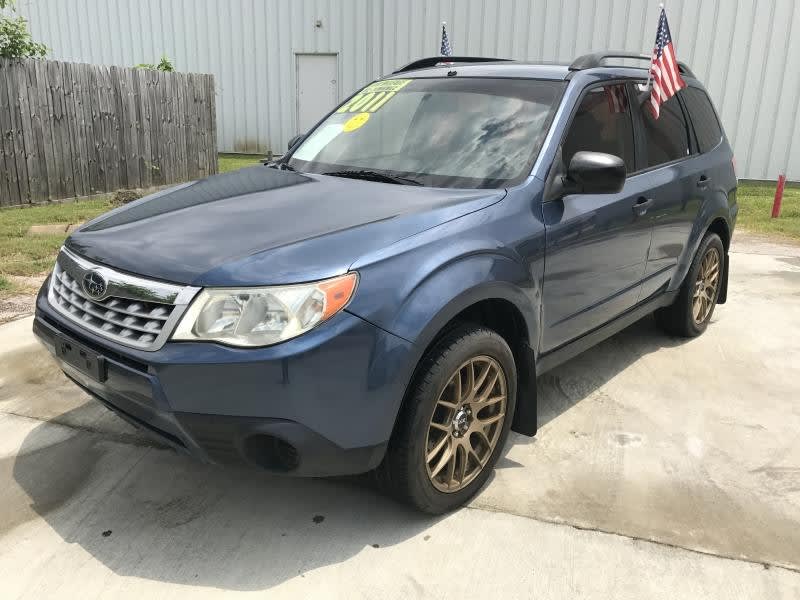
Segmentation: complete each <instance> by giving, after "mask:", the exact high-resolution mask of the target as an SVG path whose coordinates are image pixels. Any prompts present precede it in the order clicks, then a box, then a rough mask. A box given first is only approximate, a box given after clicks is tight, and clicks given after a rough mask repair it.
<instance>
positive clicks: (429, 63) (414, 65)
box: [392, 56, 511, 75]
mask: <svg viewBox="0 0 800 600" xmlns="http://www.w3.org/2000/svg"><path fill="white" fill-rule="evenodd" d="M509 61H511V59H510V58H489V57H485V56H428V57H427V58H418V59H417V60H414V61H411V62H410V63H408V64H407V65H405V66H404V67H400V68H399V69H397V70H396V71H392V74H393V75H394V74H395V73H403V72H405V71H415V70H417V69H427V68H429V67H435V66H436V65H438V64H439V63H444V64H449V63H484V62H509Z"/></svg>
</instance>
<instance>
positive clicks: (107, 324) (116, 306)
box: [52, 265, 175, 345]
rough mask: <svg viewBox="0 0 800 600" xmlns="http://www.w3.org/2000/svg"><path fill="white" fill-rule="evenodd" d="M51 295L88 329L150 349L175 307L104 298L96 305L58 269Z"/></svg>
mask: <svg viewBox="0 0 800 600" xmlns="http://www.w3.org/2000/svg"><path fill="white" fill-rule="evenodd" d="M52 285H53V291H54V292H55V299H56V302H57V303H58V305H59V306H60V307H61V308H63V309H65V310H67V311H69V313H70V314H72V315H73V316H75V317H76V318H77V319H80V320H81V321H83V322H84V323H85V324H86V325H91V326H92V327H94V328H98V327H99V328H100V330H101V331H102V332H104V333H106V334H107V335H109V336H111V337H119V338H122V339H124V340H128V341H130V342H134V343H137V344H143V345H150V344H152V343H153V342H154V341H155V340H156V338H157V337H158V336H159V334H160V333H161V332H162V331H163V330H164V325H165V324H166V322H167V319H169V317H170V315H171V314H172V311H173V310H174V309H175V307H174V306H172V305H169V304H156V303H155V302H144V301H141V300H128V299H127V298H106V299H105V300H102V301H95V300H91V299H89V298H87V297H86V296H85V295H84V294H83V291H82V290H81V286H80V285H79V284H78V282H77V281H75V280H74V279H73V278H72V277H70V276H69V275H68V274H67V273H66V272H65V271H63V270H62V269H61V267H60V266H59V265H56V267H55V270H54V271H53V282H52Z"/></svg>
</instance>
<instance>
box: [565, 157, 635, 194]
mask: <svg viewBox="0 0 800 600" xmlns="http://www.w3.org/2000/svg"><path fill="white" fill-rule="evenodd" d="M624 185H625V163H624V162H623V161H622V159H621V158H620V157H619V156H614V155H613V154H605V153H604V152H587V151H581V152H576V153H575V155H574V156H573V157H572V160H570V161H569V167H568V168H567V176H566V178H565V181H564V193H565V194H615V193H617V192H619V191H620V190H621V189H622V186H624Z"/></svg>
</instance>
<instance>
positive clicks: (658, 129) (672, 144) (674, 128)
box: [639, 92, 689, 167]
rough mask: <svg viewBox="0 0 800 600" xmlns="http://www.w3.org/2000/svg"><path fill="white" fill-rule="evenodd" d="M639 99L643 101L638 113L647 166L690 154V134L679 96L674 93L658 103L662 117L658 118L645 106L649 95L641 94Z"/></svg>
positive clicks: (648, 100) (648, 101)
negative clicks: (641, 124) (640, 117)
mask: <svg viewBox="0 0 800 600" xmlns="http://www.w3.org/2000/svg"><path fill="white" fill-rule="evenodd" d="M681 93H682V92H681ZM639 98H640V100H643V102H642V104H641V114H642V123H643V124H644V138H645V146H646V148H647V166H648V167H656V166H658V165H663V164H664V163H668V162H672V161H673V160H678V159H679V158H686V157H687V156H688V155H689V134H688V129H687V127H686V119H685V118H684V116H683V111H682V110H681V105H680V103H679V102H678V98H677V97H676V96H673V97H672V98H670V99H669V100H667V101H666V102H665V103H664V104H662V105H661V116H660V117H659V118H658V119H655V118H653V113H651V112H650V109H649V108H648V104H649V103H650V95H649V94H642V95H640V96H639Z"/></svg>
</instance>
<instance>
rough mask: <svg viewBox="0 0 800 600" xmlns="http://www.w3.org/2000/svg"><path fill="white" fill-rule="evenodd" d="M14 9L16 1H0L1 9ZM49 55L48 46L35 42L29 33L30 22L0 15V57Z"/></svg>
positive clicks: (39, 56)
mask: <svg viewBox="0 0 800 600" xmlns="http://www.w3.org/2000/svg"><path fill="white" fill-rule="evenodd" d="M5 8H10V9H12V10H13V9H14V0H0V9H5ZM46 55H47V46H45V45H44V44H40V43H38V42H34V41H33V39H32V38H31V34H30V32H29V31H28V22H27V21H26V20H25V19H23V18H22V17H16V18H14V17H10V16H8V17H7V16H3V15H0V57H2V58H41V57H43V56H46Z"/></svg>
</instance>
